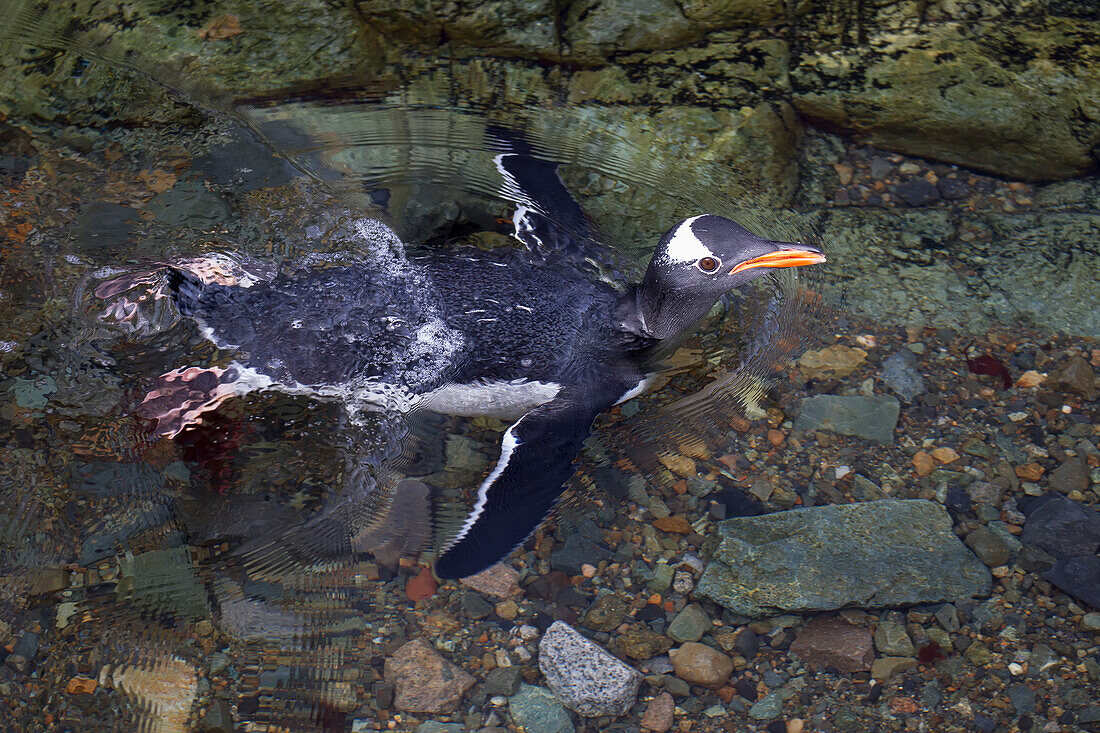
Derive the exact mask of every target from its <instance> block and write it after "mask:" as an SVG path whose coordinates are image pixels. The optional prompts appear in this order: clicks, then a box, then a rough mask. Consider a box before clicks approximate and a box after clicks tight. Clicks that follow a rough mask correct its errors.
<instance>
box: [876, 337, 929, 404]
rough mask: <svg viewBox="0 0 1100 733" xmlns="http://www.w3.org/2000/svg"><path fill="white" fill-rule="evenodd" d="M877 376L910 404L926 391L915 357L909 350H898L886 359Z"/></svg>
mask: <svg viewBox="0 0 1100 733" xmlns="http://www.w3.org/2000/svg"><path fill="white" fill-rule="evenodd" d="M879 376H880V377H881V378H882V381H883V382H884V383H885V384H886V386H887V387H889V388H890V390H891V391H893V392H894V394H896V395H897V396H898V397H900V398H902V399H903V400H905V401H906V402H912V401H913V399H914V398H916V397H917V396H918V395H921V394H924V392H925V391H926V389H927V388H926V387H925V384H924V377H923V376H921V373H920V370H919V368H918V367H917V357H916V355H915V354H914V353H913V352H912V351H911V350H909V349H899V350H897V351H895V352H894V353H893V354H891V355H890V356H888V357H886V359H884V360H883V362H882V369H881V371H880V372H879Z"/></svg>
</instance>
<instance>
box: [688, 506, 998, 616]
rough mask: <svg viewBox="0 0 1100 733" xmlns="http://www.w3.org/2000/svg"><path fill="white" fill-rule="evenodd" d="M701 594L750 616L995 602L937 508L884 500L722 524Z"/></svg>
mask: <svg viewBox="0 0 1100 733" xmlns="http://www.w3.org/2000/svg"><path fill="white" fill-rule="evenodd" d="M717 527H718V532H719V537H720V538H721V540H720V543H719V545H718V547H717V548H716V550H715V552H714V555H713V559H712V561H711V562H710V564H708V565H707V568H706V570H705V571H704V573H703V577H702V579H701V580H700V581H699V585H698V587H697V588H696V594H697V595H699V596H702V597H704V598H709V599H711V600H713V601H716V602H717V603H720V604H722V605H723V606H725V607H726V608H728V609H730V610H731V611H733V612H734V613H739V614H742V615H745V616H753V617H762V616H773V615H776V614H778V613H783V612H785V611H797V612H804V611H826V610H833V609H837V608H845V607H852V606H854V607H860V608H883V607H890V606H897V605H908V604H914V603H934V602H937V601H952V600H958V599H964V598H971V597H974V596H984V595H987V594H988V593H989V588H990V582H991V581H990V574H989V570H988V569H986V567H985V565H983V564H982V562H981V561H980V560H978V558H976V557H975V556H974V555H973V553H971V552H970V551H969V550H968V549H967V548H966V547H965V546H964V545H963V544H962V542H960V541H959V538H958V537H956V536H955V534H954V533H953V532H952V531H951V519H950V517H949V516H948V515H947V512H946V511H945V510H944V508H943V507H942V506H940V505H938V504H935V503H933V502H930V501H924V500H921V499H911V500H905V501H895V500H883V501H871V502H864V503H859V504H846V505H842V506H823V507H813V508H810V509H795V510H792V511H787V512H779V513H776V514H768V515H764V516H760V517H740V518H737V519H729V520H726V521H725V522H721V523H720V524H718V525H717Z"/></svg>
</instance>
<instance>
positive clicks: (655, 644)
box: [612, 624, 673, 660]
mask: <svg viewBox="0 0 1100 733" xmlns="http://www.w3.org/2000/svg"><path fill="white" fill-rule="evenodd" d="M672 643H673V642H672V639H670V638H668V637H667V636H663V635H661V634H658V633H657V632H655V631H653V630H652V629H650V628H649V627H648V626H646V625H644V624H634V625H633V626H632V627H630V628H629V629H627V630H626V631H624V632H623V633H621V634H619V635H618V636H616V637H615V638H614V639H613V640H612V647H613V648H614V649H615V650H616V651H618V652H621V653H622V654H625V655H626V656H628V657H630V658H632V659H639V660H645V659H650V658H652V657H655V656H657V655H658V654H664V653H665V652H667V651H668V650H669V649H670V648H672Z"/></svg>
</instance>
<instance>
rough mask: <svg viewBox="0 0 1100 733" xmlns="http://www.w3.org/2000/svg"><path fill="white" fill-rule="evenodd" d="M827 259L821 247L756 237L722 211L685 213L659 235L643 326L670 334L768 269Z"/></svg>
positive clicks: (643, 293) (645, 284) (644, 292)
mask: <svg viewBox="0 0 1100 733" xmlns="http://www.w3.org/2000/svg"><path fill="white" fill-rule="evenodd" d="M824 261H825V255H823V254H822V252H821V250H820V249H818V248H817V247H813V246H810V245H807V244H797V243H794V242H777V241H773V240H770V239H765V238H763V237H758V236H757V235H755V234H753V233H752V232H750V231H749V230H748V229H746V228H745V227H743V226H741V225H740V224H738V223H737V222H735V221H731V220H730V219H726V218H724V217H721V216H715V215H713V214H704V215H701V216H693V217H691V218H690V219H685V220H684V221H682V222H680V223H679V224H677V225H676V226H674V227H672V229H670V230H669V231H668V232H667V233H666V234H665V236H664V237H662V238H661V241H660V242H659V243H658V244H657V249H656V251H655V252H654V253H653V259H652V260H651V261H650V263H649V269H648V270H647V271H646V275H645V279H644V280H643V281H642V284H641V286H640V288H639V295H640V299H639V306H640V308H641V310H642V311H643V312H642V314H641V315H642V317H643V322H644V323H645V324H646V328H645V330H646V332H647V333H649V334H650V335H652V336H655V337H657V338H668V337H669V336H672V335H675V334H677V333H679V332H680V331H682V330H684V329H685V328H687V327H688V326H690V325H691V324H692V323H694V322H695V321H697V320H698V319H700V318H702V317H703V316H704V315H706V314H707V312H708V311H709V310H710V308H711V306H713V305H714V302H715V301H716V300H717V299H718V298H719V297H721V296H722V295H723V294H724V293H727V292H729V291H730V290H732V289H734V288H736V287H739V286H741V285H744V284H745V283H747V282H749V281H750V280H753V279H755V278H757V277H760V276H761V275H764V274H766V273H767V272H768V270H769V269H772V268H777V267H797V266H800V265H814V264H818V263H820V262H824Z"/></svg>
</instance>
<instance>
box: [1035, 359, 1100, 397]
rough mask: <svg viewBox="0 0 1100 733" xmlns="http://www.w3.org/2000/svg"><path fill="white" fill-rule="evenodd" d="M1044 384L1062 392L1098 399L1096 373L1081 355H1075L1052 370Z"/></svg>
mask: <svg viewBox="0 0 1100 733" xmlns="http://www.w3.org/2000/svg"><path fill="white" fill-rule="evenodd" d="M1043 386H1044V387H1047V388H1049V389H1052V390H1054V391H1056V392H1061V393H1062V394H1075V395H1078V396H1079V397H1084V398H1085V399H1086V400H1095V399H1096V375H1095V374H1094V373H1093V371H1092V366H1091V365H1090V364H1089V363H1088V362H1087V361H1085V359H1084V358H1082V357H1080V356H1073V357H1070V358H1069V359H1067V360H1066V362H1065V363H1064V364H1061V365H1060V366H1059V367H1058V368H1057V369H1055V370H1054V371H1053V372H1051V373H1050V374H1049V375H1048V376H1047V378H1046V380H1044V382H1043Z"/></svg>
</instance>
